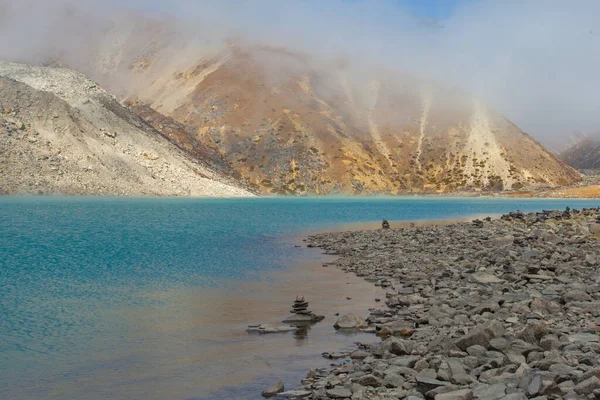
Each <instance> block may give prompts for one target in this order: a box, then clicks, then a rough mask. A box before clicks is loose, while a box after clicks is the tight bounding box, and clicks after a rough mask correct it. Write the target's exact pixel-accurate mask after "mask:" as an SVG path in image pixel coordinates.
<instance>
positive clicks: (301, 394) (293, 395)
mask: <svg viewBox="0 0 600 400" xmlns="http://www.w3.org/2000/svg"><path fill="white" fill-rule="evenodd" d="M311 394H312V392H311V391H309V390H290V391H287V392H282V393H279V394H278V395H277V396H278V397H284V398H286V399H304V398H306V397H308V396H310V395H311Z"/></svg>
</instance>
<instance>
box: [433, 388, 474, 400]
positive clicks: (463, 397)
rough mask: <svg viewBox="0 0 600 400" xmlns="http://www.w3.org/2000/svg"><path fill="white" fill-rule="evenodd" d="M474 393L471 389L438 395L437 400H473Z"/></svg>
mask: <svg viewBox="0 0 600 400" xmlns="http://www.w3.org/2000/svg"><path fill="white" fill-rule="evenodd" d="M472 398H473V392H472V391H471V389H461V390H455V391H452V392H448V393H442V394H437V395H436V396H435V398H434V399H435V400H471V399H472Z"/></svg>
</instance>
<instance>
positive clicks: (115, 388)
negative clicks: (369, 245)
mask: <svg viewBox="0 0 600 400" xmlns="http://www.w3.org/2000/svg"><path fill="white" fill-rule="evenodd" d="M599 204H600V201H598V200H571V199H561V200H548V199H495V198H494V199H487V198H418V197H410V198H257V199H128V198H60V197H56V198H54V197H49V198H44V197H5V198H0V398H1V399H11V400H20V399H91V400H100V399H138V398H140V399H141V398H144V399H174V400H179V399H198V400H205V399H258V398H261V397H260V391H261V390H262V389H264V388H265V387H266V386H268V385H270V384H271V383H273V382H275V381H277V380H279V379H283V380H284V382H285V384H286V388H289V389H292V388H293V387H294V386H295V385H299V383H300V379H301V378H302V377H303V376H304V375H305V374H306V372H307V371H308V369H309V368H311V367H321V366H326V365H327V360H325V359H323V358H322V357H321V356H320V353H321V352H323V351H329V350H337V349H343V348H346V347H347V346H351V345H352V342H353V341H355V340H356V337H348V336H345V335H341V334H336V333H335V332H334V330H333V327H332V325H333V323H334V322H335V320H334V318H335V317H334V315H333V314H334V313H336V312H346V311H347V312H349V311H355V312H358V313H364V312H366V311H367V307H368V306H369V305H370V302H371V301H373V299H374V298H375V297H376V296H380V295H384V294H385V293H382V292H378V289H376V288H374V287H371V286H370V285H369V284H366V283H365V282H363V281H361V280H360V279H358V278H356V277H351V276H348V275H345V274H343V273H342V272H341V271H337V270H333V269H332V268H322V267H321V264H323V262H324V261H326V260H328V258H327V257H326V256H324V255H321V254H320V253H319V251H318V250H315V249H308V248H306V247H305V246H301V247H298V246H299V245H300V244H301V243H302V238H303V237H304V236H306V235H307V234H309V233H310V232H315V231H319V230H325V229H332V228H335V227H338V226H341V225H344V224H349V223H357V222H371V221H380V220H381V219H382V218H386V219H388V220H390V221H400V220H428V219H454V218H461V217H465V216H470V215H493V214H499V213H504V212H508V211H514V210H516V209H520V210H522V211H539V210H541V209H555V208H557V209H562V208H564V207H565V206H567V205H568V206H570V207H571V208H581V207H596V206H598V205H599ZM296 294H303V295H305V296H307V299H308V300H309V301H310V302H311V308H313V309H314V311H317V312H320V313H323V314H325V315H326V317H327V318H326V319H325V321H323V322H322V323H320V324H317V325H315V326H314V327H313V328H312V329H311V330H310V331H309V332H308V333H307V335H306V337H298V336H294V335H293V334H283V335H276V336H268V337H267V336H258V337H257V336H250V335H247V334H246V333H245V327H246V325H248V324H251V323H277V322H278V321H279V320H281V319H282V318H284V317H285V316H286V313H288V310H289V308H290V305H291V303H292V301H293V299H294V296H295V295H296ZM347 297H352V300H347V299H346V298H347ZM373 306H375V303H373ZM288 315H289V313H288ZM358 336H360V339H361V340H362V339H365V336H366V340H375V338H374V337H370V336H368V335H358Z"/></svg>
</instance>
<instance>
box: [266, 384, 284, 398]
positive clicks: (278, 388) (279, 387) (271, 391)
mask: <svg viewBox="0 0 600 400" xmlns="http://www.w3.org/2000/svg"><path fill="white" fill-rule="evenodd" d="M284 390H285V389H284V387H283V382H282V381H279V382H276V383H274V384H272V385H271V386H269V387H268V388H267V389H266V390H264V391H263V392H262V396H263V397H273V396H276V395H277V394H278V393H281V392H283V391H284Z"/></svg>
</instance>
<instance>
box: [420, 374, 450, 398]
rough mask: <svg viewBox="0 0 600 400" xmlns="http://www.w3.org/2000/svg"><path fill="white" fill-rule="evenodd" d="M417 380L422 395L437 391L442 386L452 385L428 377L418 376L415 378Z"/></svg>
mask: <svg viewBox="0 0 600 400" xmlns="http://www.w3.org/2000/svg"><path fill="white" fill-rule="evenodd" d="M415 380H416V381H417V390H418V391H419V392H420V393H422V394H425V393H427V392H429V391H431V390H433V389H436V388H438V387H440V386H449V385H450V384H449V383H448V382H443V381H439V380H437V379H434V378H430V377H428V376H424V375H421V374H419V375H417V376H416V377H415Z"/></svg>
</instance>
